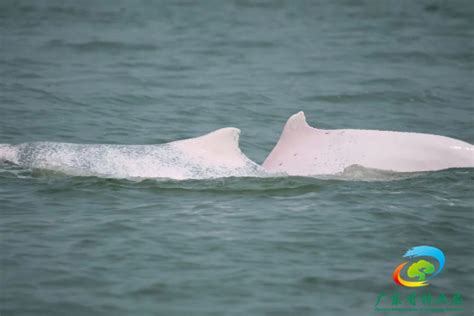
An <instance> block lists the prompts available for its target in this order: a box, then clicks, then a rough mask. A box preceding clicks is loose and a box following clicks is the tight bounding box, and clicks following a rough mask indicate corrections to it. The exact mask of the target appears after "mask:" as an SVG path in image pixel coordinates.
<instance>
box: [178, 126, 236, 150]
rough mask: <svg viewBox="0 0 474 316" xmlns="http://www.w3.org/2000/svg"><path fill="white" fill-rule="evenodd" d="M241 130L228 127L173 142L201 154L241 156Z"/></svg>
mask: <svg viewBox="0 0 474 316" xmlns="http://www.w3.org/2000/svg"><path fill="white" fill-rule="evenodd" d="M239 135H240V130H239V129H238V128H235V127H226V128H221V129H218V130H215V131H213V132H210V133H208V134H206V135H203V136H200V137H195V138H190V139H185V140H179V141H176V142H173V144H175V145H176V146H178V147H181V146H183V145H184V146H185V147H186V148H194V149H195V150H196V151H199V152H207V153H213V154H219V155H221V156H232V155H234V156H235V155H236V154H238V155H240V154H241V153H242V152H241V151H240V148H239Z"/></svg>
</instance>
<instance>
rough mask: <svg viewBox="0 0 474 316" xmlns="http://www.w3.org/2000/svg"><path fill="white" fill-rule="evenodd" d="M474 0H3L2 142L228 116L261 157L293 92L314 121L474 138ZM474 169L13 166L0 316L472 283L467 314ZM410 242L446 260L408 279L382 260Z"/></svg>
mask: <svg viewBox="0 0 474 316" xmlns="http://www.w3.org/2000/svg"><path fill="white" fill-rule="evenodd" d="M473 12H474V7H473V3H472V2H471V1H450V2H442V1H419V2H411V1H389V2H384V3H383V4H381V3H380V2H378V1H361V2H352V1H340V2H337V3H336V2H333V1H321V2H310V1H301V2H300V1H298V2H285V1H272V2H267V1H229V2H223V1H221V2H219V1H214V2H211V1H209V2H207V1H203V2H183V1H180V2H157V1H155V2H153V1H148V2H147V1H140V2H135V1H113V2H112V1H110V2H107V1H103V2H100V3H98V2H96V1H81V2H79V1H78V2H72V1H71V2H62V1H2V2H0V39H1V42H0V78H1V79H0V143H21V142H31V141H63V142H75V143H115V144H154V143H162V142H168V141H173V140H176V139H180V138H188V137H195V136H197V135H201V134H204V133H207V132H209V131H211V130H214V129H217V128H221V127H226V126H235V127H238V128H240V129H241V130H242V134H241V147H242V150H243V152H244V153H245V154H247V155H248V156H249V157H250V158H251V159H253V160H255V161H256V162H258V163H261V162H262V161H263V159H264V158H265V156H266V155H267V154H268V153H269V152H270V150H271V149H272V147H273V146H274V144H275V142H276V141H277V139H278V137H279V134H280V132H281V129H282V127H283V124H284V122H285V121H286V119H287V118H288V117H289V116H290V115H291V114H293V113H295V112H297V111H299V110H304V111H305V113H306V116H307V118H308V122H309V123H310V124H311V125H313V126H316V127H322V128H365V129H382V130H401V131H412V132H424V133H431V134H439V135H445V136H450V137H454V138H458V139H461V140H464V141H467V142H470V143H473V142H474V132H473V129H472V126H473V99H474V93H473V91H474V89H473V88H474V87H473V84H472V82H473V80H472V78H473V68H474V65H473V61H474V57H473V53H472V52H473V49H472V48H473V44H472V36H473V28H474V22H473V21H474V20H473V19H472V16H473ZM362 178H363V177H362ZM355 179H359V180H360V179H361V177H355ZM368 179H369V180H377V179H378V178H376V179H373V178H370V177H369V178H368ZM473 179H474V173H473V171H472V170H469V169H459V170H447V171H442V172H436V173H426V174H418V175H411V176H405V175H404V176H400V177H390V178H389V179H388V180H390V181H342V180H337V179H311V178H292V177H290V178H288V177H278V178H245V179H242V178H228V179H214V180H204V181H183V182H179V181H154V180H145V181H141V182H137V181H131V180H130V181H129V180H113V179H102V178H96V177H69V176H64V175H60V174H52V173H47V172H43V171H38V170H27V169H21V168H19V167H17V166H14V165H9V164H2V165H1V166H0V260H1V261H0V314H1V315H2V316H4V315H190V314H193V315H267V314H268V315H382V314H383V313H380V312H376V311H374V306H375V304H376V301H377V296H378V295H380V294H381V293H384V294H387V295H392V294H395V293H399V294H401V295H402V296H405V295H408V294H410V293H413V292H415V293H417V294H419V295H422V294H424V293H425V294H426V293H432V294H440V293H446V294H449V295H450V296H451V295H452V294H453V293H461V294H462V296H463V299H464V303H463V305H462V307H463V309H464V311H463V312H460V313H455V314H458V315H463V314H466V315H472V311H473V299H474V295H473V294H472V293H474V291H473V286H474V277H473V276H474V267H473V265H472V262H473V259H474V244H473V240H474V238H473V237H474V232H473V205H474V194H473V186H472V185H473ZM382 180H387V179H386V178H383V179H382ZM417 245H432V246H435V247H438V248H440V249H442V250H443V251H444V253H445V255H446V266H445V269H444V271H443V272H442V273H441V274H440V275H439V276H438V277H437V278H435V279H433V281H432V282H431V284H430V285H429V286H428V287H426V288H423V289H409V288H402V287H400V286H398V285H396V284H395V283H394V282H393V280H392V272H393V270H394V268H395V267H396V266H397V265H398V264H400V263H401V262H403V258H402V256H403V254H404V253H405V251H406V250H408V249H409V248H411V247H413V246H417ZM387 302H388V301H387ZM384 306H386V307H391V305H390V303H384ZM418 306H419V304H418ZM393 314H403V313H401V312H394V313H393ZM409 314H411V315H414V314H422V315H427V314H429V313H427V312H419V313H417V312H410V313H409ZM437 314H440V315H443V314H453V313H449V312H448V313H437Z"/></svg>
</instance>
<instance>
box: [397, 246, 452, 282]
mask: <svg viewBox="0 0 474 316" xmlns="http://www.w3.org/2000/svg"><path fill="white" fill-rule="evenodd" d="M403 257H404V258H408V259H409V261H405V262H403V263H401V264H400V265H399V266H398V267H396V268H395V270H394V271H393V274H392V276H393V281H395V283H397V284H398V285H403V286H407V287H419V286H427V285H428V284H429V283H428V281H430V280H431V279H433V278H434V277H436V276H437V275H438V274H440V272H441V271H442V270H443V268H444V263H445V257H444V253H443V252H442V251H441V250H440V249H438V248H435V247H431V246H417V247H413V248H411V249H409V250H408V251H407V252H406V253H405V254H404V255H403ZM405 267H406V268H405ZM402 274H403V275H406V276H407V277H408V278H409V279H405V278H403V277H402Z"/></svg>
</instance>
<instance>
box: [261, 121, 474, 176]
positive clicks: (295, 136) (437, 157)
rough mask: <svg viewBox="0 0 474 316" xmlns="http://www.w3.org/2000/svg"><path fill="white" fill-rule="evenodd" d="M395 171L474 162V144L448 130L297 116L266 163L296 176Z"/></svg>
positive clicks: (462, 166)
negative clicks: (352, 124)
mask: <svg viewBox="0 0 474 316" xmlns="http://www.w3.org/2000/svg"><path fill="white" fill-rule="evenodd" d="M353 165H359V166H362V167H365V168H371V169H379V170H385V171H394V172H421V171H435V170H442V169H448V168H466V167H474V146H473V145H471V144H469V143H466V142H463V141H460V140H457V139H454V138H449V137H445V136H438V135H430V134H420V133H405V132H391V131H378V130H357V129H337V130H323V129H317V128H313V127H311V126H309V125H308V123H306V118H305V115H304V113H303V112H299V113H297V114H294V115H293V116H291V117H290V118H289V119H288V121H287V123H286V125H285V127H284V129H283V132H282V134H281V136H280V139H279V140H278V143H277V144H276V146H275V147H274V148H273V150H272V152H271V153H270V155H268V157H267V158H266V159H265V161H264V163H263V168H264V169H265V170H266V171H268V172H284V173H286V174H288V175H294V176H313V175H331V174H339V173H342V172H343V171H344V170H345V169H346V168H347V167H349V166H353Z"/></svg>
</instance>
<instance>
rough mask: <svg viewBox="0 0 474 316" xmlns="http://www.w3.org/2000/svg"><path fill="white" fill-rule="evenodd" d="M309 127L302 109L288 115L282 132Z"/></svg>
mask: <svg viewBox="0 0 474 316" xmlns="http://www.w3.org/2000/svg"><path fill="white" fill-rule="evenodd" d="M308 127H310V126H309V125H308V123H307V122H306V116H305V115H304V112H303V111H299V112H298V113H296V114H293V115H292V116H290V118H289V119H288V121H287V122H286V124H285V128H284V132H290V131H298V130H301V129H305V128H308Z"/></svg>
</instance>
